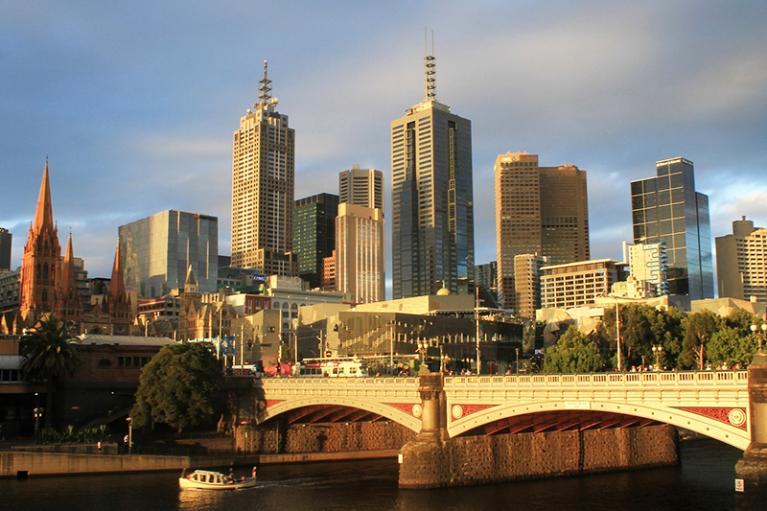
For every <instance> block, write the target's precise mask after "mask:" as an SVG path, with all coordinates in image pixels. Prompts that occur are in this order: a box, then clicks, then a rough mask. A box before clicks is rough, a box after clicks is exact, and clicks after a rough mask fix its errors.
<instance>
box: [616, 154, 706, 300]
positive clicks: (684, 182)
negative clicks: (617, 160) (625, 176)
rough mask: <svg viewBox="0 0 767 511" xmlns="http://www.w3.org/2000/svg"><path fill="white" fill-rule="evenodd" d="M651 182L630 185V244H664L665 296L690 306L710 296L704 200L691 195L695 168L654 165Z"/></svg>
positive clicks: (677, 163) (676, 161)
mask: <svg viewBox="0 0 767 511" xmlns="http://www.w3.org/2000/svg"><path fill="white" fill-rule="evenodd" d="M655 166H656V173H657V175H656V176H655V177H650V178H647V179H639V180H636V181H632V182H631V213H632V219H633V225H634V243H646V242H650V243H652V242H663V243H664V244H665V245H666V254H667V257H668V269H667V272H666V278H667V280H668V291H669V293H670V294H673V295H689V297H690V299H691V300H698V299H701V298H712V297H713V296H714V271H713V263H712V257H711V228H710V224H709V216H708V196H706V195H704V194H702V193H698V192H696V191H695V174H694V167H693V163H692V162H691V161H689V160H687V159H685V158H681V157H677V158H671V159H668V160H661V161H658V162H657V163H656V164H655Z"/></svg>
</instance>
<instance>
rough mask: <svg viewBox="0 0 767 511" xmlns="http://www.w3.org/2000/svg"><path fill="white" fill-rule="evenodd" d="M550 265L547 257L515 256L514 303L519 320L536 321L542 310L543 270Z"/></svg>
mask: <svg viewBox="0 0 767 511" xmlns="http://www.w3.org/2000/svg"><path fill="white" fill-rule="evenodd" d="M549 263H550V259H549V258H548V257H546V256H539V255H538V254H519V255H517V256H514V301H515V303H516V315H517V317H518V318H520V319H523V320H526V321H529V320H532V319H535V311H536V309H540V308H541V268H543V267H544V266H546V265H547V264H549Z"/></svg>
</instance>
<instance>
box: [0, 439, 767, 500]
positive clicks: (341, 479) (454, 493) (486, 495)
mask: <svg viewBox="0 0 767 511" xmlns="http://www.w3.org/2000/svg"><path fill="white" fill-rule="evenodd" d="M740 455H741V452H740V451H738V450H736V449H734V448H731V447H728V446H726V445H724V444H721V443H718V442H715V441H713V440H695V441H688V442H684V443H682V446H681V456H682V464H681V465H680V466H678V467H667V468H659V469H649V470H641V471H634V472H621V473H613V474H599V475H591V476H585V477H570V478H561V479H548V480H540V481H522V482H515V483H503V484H495V485H489V486H476V487H469V488H450V489H439V490H400V489H398V488H397V465H396V461H393V460H391V461H389V460H386V461H353V462H338V463H321V464H307V465H281V466H277V465H272V466H262V467H260V468H259V471H258V475H259V485H258V487H257V488H254V489H252V490H246V491H241V492H227V493H208V492H194V491H184V492H181V491H179V490H178V487H177V482H176V478H177V477H178V474H173V473H153V474H137V475H105V476H75V477H50V478H32V479H29V480H27V481H16V480H0V510H9V511H10V510H14V511H15V510H19V511H22V510H24V511H52V510H56V511H62V510H70V509H72V510H83V511H85V510H108V511H122V510H125V511H128V510H130V511H155V510H158V511H164V510H203V511H213V510H216V511H286V510H291V509H307V510H318V511H319V510H341V511H344V510H365V511H394V510H396V511H429V510H440V511H452V510H456V511H457V510H483V511H484V510H506V509H510V510H514V511H523V510H556V511H565V510H584V511H599V510H610V511H618V510H626V511H634V510H636V511H639V510H641V511H648V510H651V511H665V510H669V511H671V510H673V511H680V510H691V511H693V510H694V511H708V510H712V511H723V510H729V509H735V508H736V501H735V494H734V492H733V478H734V465H735V462H736V461H737V460H738V458H739V457H740ZM240 473H248V474H249V473H250V469H249V468H244V467H243V468H242V469H241V470H240ZM749 507H750V506H749ZM738 509H744V508H743V507H742V506H739V507H738ZM764 509H767V505H765V508H764Z"/></svg>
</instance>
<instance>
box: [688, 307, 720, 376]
mask: <svg viewBox="0 0 767 511" xmlns="http://www.w3.org/2000/svg"><path fill="white" fill-rule="evenodd" d="M683 324H684V339H683V340H682V352H681V353H680V354H679V359H678V360H679V365H680V366H681V367H682V368H684V369H694V368H697V369H698V370H701V371H702V370H703V368H704V364H705V355H706V349H707V345H708V342H709V341H710V340H711V336H712V335H714V333H715V332H716V331H717V330H719V327H720V319H719V318H718V317H717V316H716V314H714V313H713V312H709V311H703V312H693V313H691V314H688V315H687V318H686V319H685V320H684V323H683Z"/></svg>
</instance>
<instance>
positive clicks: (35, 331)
mask: <svg viewBox="0 0 767 511" xmlns="http://www.w3.org/2000/svg"><path fill="white" fill-rule="evenodd" d="M72 340H73V339H72V336H71V335H69V332H68V330H67V328H66V325H65V323H64V322H63V321H60V320H58V319H57V318H55V317H53V316H47V317H45V318H43V319H41V320H40V321H38V322H37V324H35V326H34V327H33V328H31V329H30V330H28V331H26V332H25V334H24V335H23V336H22V338H21V341H20V343H19V353H20V354H21V356H22V357H24V363H23V364H22V366H21V369H22V371H23V372H24V375H25V378H26V379H27V380H29V381H33V382H45V383H46V384H47V387H48V389H47V391H46V393H45V397H46V407H45V408H46V409H45V414H44V417H45V424H46V425H47V426H48V427H50V426H51V423H52V416H53V395H54V394H55V392H56V388H57V386H58V383H59V382H60V381H61V379H62V378H63V377H64V376H66V375H67V374H72V373H73V372H74V370H75V369H76V368H77V363H78V359H77V348H76V346H75V345H74V344H73V343H72Z"/></svg>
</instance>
